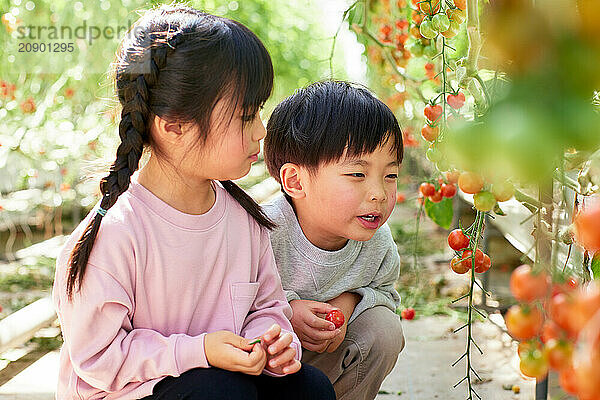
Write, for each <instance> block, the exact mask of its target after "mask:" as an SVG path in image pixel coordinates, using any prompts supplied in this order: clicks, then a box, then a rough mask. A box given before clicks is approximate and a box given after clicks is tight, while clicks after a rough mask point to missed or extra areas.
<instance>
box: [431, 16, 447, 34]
mask: <svg viewBox="0 0 600 400" xmlns="http://www.w3.org/2000/svg"><path fill="white" fill-rule="evenodd" d="M431 23H432V24H433V27H434V28H435V29H436V30H437V31H438V32H444V31H446V30H448V28H450V19H449V18H448V16H447V15H446V14H442V13H439V14H435V15H434V16H433V18H432V19H431Z"/></svg>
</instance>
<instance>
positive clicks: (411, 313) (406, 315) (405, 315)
mask: <svg viewBox="0 0 600 400" xmlns="http://www.w3.org/2000/svg"><path fill="white" fill-rule="evenodd" d="M400 316H401V317H402V319H413V318H414V317H415V309H414V308H412V307H409V308H405V309H404V310H402V312H401V313H400Z"/></svg>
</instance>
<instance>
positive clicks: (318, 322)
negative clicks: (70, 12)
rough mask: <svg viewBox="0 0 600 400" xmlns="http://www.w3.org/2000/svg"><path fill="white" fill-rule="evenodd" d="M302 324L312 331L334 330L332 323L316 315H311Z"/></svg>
mask: <svg viewBox="0 0 600 400" xmlns="http://www.w3.org/2000/svg"><path fill="white" fill-rule="evenodd" d="M304 323H305V324H306V325H308V326H310V327H311V328H313V329H326V330H329V331H332V330H334V329H335V324H334V323H333V322H330V321H327V320H326V319H324V318H320V317H317V316H316V315H312V316H310V317H308V318H306V320H305V321H304Z"/></svg>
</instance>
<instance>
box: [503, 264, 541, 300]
mask: <svg viewBox="0 0 600 400" xmlns="http://www.w3.org/2000/svg"><path fill="white" fill-rule="evenodd" d="M549 289H550V277H549V276H548V275H547V274H546V273H545V272H544V271H541V272H539V273H537V274H534V273H533V271H532V269H531V267H530V266H529V265H527V264H523V265H521V266H519V267H517V268H516V269H515V270H514V271H513V273H512V274H511V275H510V291H511V293H512V295H513V296H515V299H517V300H519V301H522V302H526V303H530V302H532V301H534V300H537V299H541V298H542V297H544V296H546V294H547V293H548V291H549Z"/></svg>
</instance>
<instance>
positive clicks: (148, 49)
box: [67, 4, 275, 297]
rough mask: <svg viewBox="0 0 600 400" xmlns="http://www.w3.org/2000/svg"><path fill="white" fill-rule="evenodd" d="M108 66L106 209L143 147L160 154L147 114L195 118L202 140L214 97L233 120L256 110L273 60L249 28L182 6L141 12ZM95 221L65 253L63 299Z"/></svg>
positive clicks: (245, 198)
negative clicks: (110, 147) (117, 112)
mask: <svg viewBox="0 0 600 400" xmlns="http://www.w3.org/2000/svg"><path fill="white" fill-rule="evenodd" d="M113 69H114V80H115V89H116V93H117V96H118V98H119V102H120V103H121V106H122V111H121V121H120V123H119V136H120V138H121V143H120V145H119V147H118V148H117V156H116V160H115V161H114V163H113V164H112V166H111V168H110V172H109V174H108V176H106V177H104V178H103V179H102V180H101V181H100V191H101V194H102V196H103V197H102V200H101V202H100V207H102V208H103V209H105V210H108V209H109V208H111V207H112V206H113V205H114V204H115V202H116V201H117V199H118V197H119V196H120V195H121V194H122V193H123V192H125V191H126V190H127V188H128V187H129V183H130V178H131V175H132V174H133V173H134V172H135V171H136V170H137V169H138V167H139V161H140V158H141V156H142V153H143V151H144V148H146V147H151V148H152V151H154V152H156V153H157V154H158V155H160V154H161V151H160V148H159V147H158V146H157V144H156V143H155V142H153V140H152V135H151V134H150V130H149V123H150V121H151V120H152V119H153V116H159V117H161V118H164V119H166V120H169V121H180V122H192V123H195V124H196V125H197V126H198V128H199V129H198V132H199V138H198V143H199V144H203V143H204V142H205V141H206V138H207V135H208V134H209V130H210V129H209V128H210V116H211V113H212V110H213V108H214V107H215V105H216V103H217V102H218V101H219V100H220V99H230V101H231V104H230V107H229V110H233V111H231V112H232V118H233V112H234V110H236V109H241V110H242V112H243V114H244V115H254V114H256V113H257V112H258V110H259V108H260V107H262V105H263V104H264V103H265V101H266V100H267V99H268V97H269V96H270V94H271V91H272V88H273V65H272V63H271V58H270V56H269V53H268V52H267V50H266V49H265V47H264V45H263V44H262V43H261V41H260V39H258V37H256V35H255V34H254V33H252V32H251V31H250V30H249V29H248V28H246V27H245V26H244V25H242V24H240V23H239V22H236V21H232V20H230V19H227V18H223V17H217V16H214V15H210V14H207V13H205V12H203V11H199V10H196V9H193V8H191V7H187V6H184V5H180V4H172V5H162V6H160V7H157V8H154V9H151V10H149V11H147V12H146V13H145V14H144V15H143V16H142V17H141V18H140V19H139V20H138V21H137V22H136V23H135V24H134V26H132V28H131V29H130V31H129V32H128V34H127V35H126V37H125V38H124V39H123V41H122V43H121V46H120V48H119V51H118V53H117V59H116V62H115V63H114V66H113ZM221 183H222V185H223V187H224V188H225V189H226V190H227V191H228V192H229V194H231V195H232V196H233V197H234V198H235V199H236V200H237V201H238V202H239V203H240V205H242V207H244V209H245V210H246V211H247V212H248V213H249V214H250V215H251V216H252V217H253V218H254V219H255V220H256V221H257V222H258V223H259V224H260V225H261V226H263V227H266V228H268V229H272V228H273V227H274V226H275V225H274V224H273V222H272V221H271V220H270V219H269V218H268V217H267V216H266V215H265V214H264V212H263V211H262V209H261V208H260V206H259V205H258V204H256V202H255V201H254V200H253V199H252V198H251V197H250V196H249V195H248V194H246V192H244V191H243V190H242V189H241V188H240V187H238V186H237V185H236V184H235V183H233V182H231V181H229V180H227V181H221ZM101 221H102V216H101V215H99V214H96V215H95V216H94V217H93V218H92V219H91V220H90V222H89V224H88V225H87V227H86V229H85V230H84V232H83V234H82V236H81V238H80V239H79V241H78V242H77V244H76V245H75V247H74V249H73V251H72V252H71V256H70V258H69V271H68V279H67V294H68V296H69V297H71V296H72V294H73V291H74V290H75V288H76V285H77V286H78V287H81V282H82V281H83V276H84V273H85V268H86V265H87V262H88V259H89V255H90V253H91V251H92V247H93V245H94V241H95V239H96V236H97V234H98V230H99V228H100V223H101Z"/></svg>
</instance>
